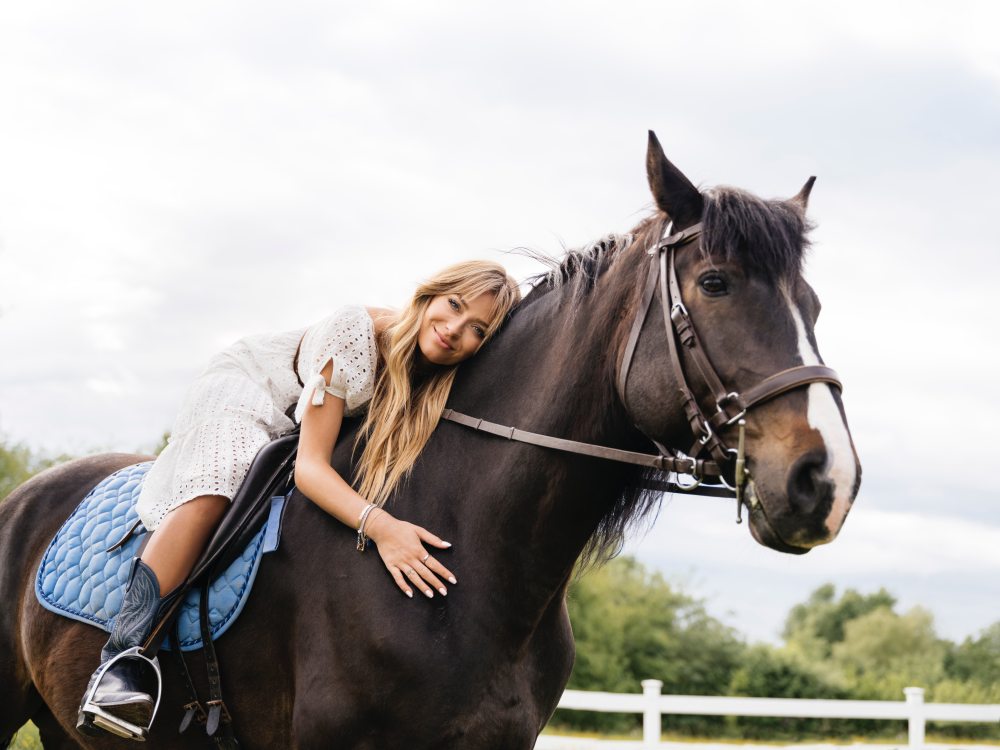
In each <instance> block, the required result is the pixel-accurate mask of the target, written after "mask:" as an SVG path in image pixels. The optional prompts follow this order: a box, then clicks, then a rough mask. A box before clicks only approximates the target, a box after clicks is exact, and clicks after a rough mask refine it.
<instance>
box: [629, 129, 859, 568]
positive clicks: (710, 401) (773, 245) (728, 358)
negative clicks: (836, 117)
mask: <svg viewBox="0 0 1000 750" xmlns="http://www.w3.org/2000/svg"><path fill="white" fill-rule="evenodd" d="M647 172H648V177H649V184H650V188H651V189H652V192H653V196H654V198H655V199H656V204H657V206H658V208H659V210H660V211H661V212H662V214H663V215H662V216H658V217H657V219H656V220H653V221H651V222H648V223H647V224H646V225H645V227H646V230H647V231H646V232H642V231H640V232H639V233H638V235H637V240H640V241H641V244H642V245H643V246H644V247H648V246H650V245H651V244H655V243H656V242H658V241H659V239H660V236H661V235H662V233H663V231H664V229H665V227H666V226H667V225H668V222H672V226H671V229H670V232H671V233H676V232H678V231H680V230H684V229H685V228H688V227H691V226H693V225H696V224H698V222H701V234H700V235H699V236H698V237H697V239H694V240H692V241H690V242H687V243H686V244H684V245H682V246H679V247H678V248H677V249H676V250H675V263H676V276H677V279H678V282H679V287H680V292H681V297H682V299H683V305H684V306H685V307H686V308H687V310H688V312H689V314H690V319H691V321H692V322H693V324H694V328H695V331H696V333H697V336H698V339H700V343H701V345H702V347H703V351H704V353H705V354H706V355H707V360H708V362H710V364H711V366H712V367H714V370H715V371H716V372H717V374H718V379H719V381H721V384H722V386H724V388H725V392H726V393H730V392H732V393H736V394H746V393H749V392H752V389H753V388H754V386H756V385H758V384H759V383H761V382H762V381H763V380H764V379H765V378H768V377H769V376H772V375H774V374H776V373H779V372H781V371H784V370H787V369H788V368H794V367H800V366H802V365H820V364H821V363H822V359H821V358H820V356H819V351H818V348H817V344H816V338H815V335H814V332H813V328H814V326H815V324H816V318H817V317H818V315H819V310H820V304H819V299H818V298H817V296H816V294H815V292H814V291H813V290H812V288H811V287H810V286H809V284H808V283H806V281H805V279H804V278H803V277H802V256H803V252H804V250H805V248H806V247H807V245H808V241H807V239H806V232H807V230H808V222H807V221H806V219H805V210H806V203H807V200H808V196H809V190H810V188H811V187H812V179H810V180H809V181H808V182H807V183H806V186H805V187H804V188H803V189H802V190H801V191H800V192H799V194H798V195H796V196H795V197H794V198H792V199H790V200H787V201H777V200H772V201H764V200H761V199H760V198H757V197H755V196H753V195H750V194H749V193H746V192H744V191H741V190H736V189H733V188H719V189H716V190H711V191H707V192H706V193H704V194H703V193H701V192H699V191H698V190H697V189H696V188H695V187H694V186H693V185H692V184H691V182H690V181H689V180H688V179H687V178H686V177H685V176H684V175H683V174H682V173H681V172H680V171H679V170H678V169H677V168H676V167H675V166H674V165H673V164H671V163H670V162H669V161H668V160H667V158H666V157H665V156H664V154H663V150H662V149H661V148H660V144H659V142H658V141H657V139H656V136H655V135H653V133H652V132H650V138H649V150H648V154H647ZM644 234H645V235H646V236H643V235H644ZM636 278H640V277H638V276H637V277H636ZM640 284H641V282H640ZM667 335H668V334H667V331H666V328H665V324H664V316H663V312H662V303H661V302H660V300H659V299H658V298H656V297H654V299H653V302H652V306H651V307H650V310H649V314H648V315H647V316H646V319H645V322H644V324H643V328H642V329H641V332H640V335H639V338H638V343H637V346H636V349H635V354H634V358H633V360H632V365H631V372H630V374H629V376H628V380H627V385H626V391H625V393H624V394H623V395H624V397H625V401H626V403H627V405H628V410H629V412H630V415H631V417H632V419H633V420H634V422H635V424H636V425H637V426H638V427H639V429H640V430H642V431H643V432H644V433H645V434H646V435H648V436H650V437H652V438H654V439H655V440H657V441H660V442H663V443H667V444H669V445H672V446H673V447H675V448H680V449H681V450H684V451H688V450H689V445H690V444H681V443H683V442H685V441H686V440H691V441H692V443H693V442H694V439H695V437H697V436H692V435H691V428H690V426H689V425H690V419H689V414H686V413H685V410H684V405H683V398H682V397H681V391H680V388H679V387H678V384H677V383H676V378H675V377H674V375H673V369H672V367H671V365H670V364H669V363H670V359H669V357H668V352H669V349H668V344H669V342H668V341H667V338H666V337H667ZM671 335H672V334H671ZM623 349H624V345H623ZM678 350H679V353H680V359H681V362H682V364H683V370H684V372H685V375H686V379H687V382H688V385H689V387H690V389H691V391H692V392H693V394H694V396H695V398H696V399H697V401H698V404H699V405H700V407H701V410H702V412H704V414H706V415H708V416H711V415H713V414H715V413H716V412H717V404H716V397H715V394H714V393H713V392H712V386H711V385H710V378H706V377H704V376H703V374H702V371H703V370H704V363H703V362H702V363H699V362H698V361H695V359H694V357H693V356H692V352H691V351H690V350H689V349H687V348H686V347H685V346H683V345H680V346H679V347H678ZM745 420H746V457H747V468H748V471H749V480H748V482H747V483H746V485H745V488H746V490H745V492H746V494H745V500H746V504H747V506H748V507H749V509H750V529H751V533H752V534H753V536H754V538H755V539H757V541H758V542H760V543H762V544H765V545H767V546H769V547H772V548H774V549H777V550H781V551H784V552H805V551H807V550H808V549H810V548H811V547H814V546H816V545H818V544H823V543H825V542H829V541H831V540H832V539H833V538H834V537H835V536H836V535H837V532H838V531H839V530H840V527H841V525H842V524H843V522H844V519H845V517H846V516H847V512H848V510H850V507H851V504H852V502H853V501H854V497H855V495H856V494H857V491H858V486H859V484H860V480H861V467H860V464H859V462H858V458H857V454H856V452H855V450H854V444H853V442H852V440H851V435H850V432H849V431H848V428H847V421H846V418H845V415H844V408H843V404H842V402H841V398H840V393H839V390H838V388H837V387H836V386H834V385H830V384H828V383H826V382H811V383H807V384H802V385H799V386H797V387H794V388H792V389H791V390H788V391H786V392H782V393H781V394H780V395H777V396H774V397H773V398H768V399H767V400H765V401H763V402H761V403H759V404H756V405H754V406H752V407H751V408H750V409H749V410H748V411H747V413H746V415H745ZM726 421H728V420H726ZM736 424H737V422H736V420H733V421H732V422H731V423H730V424H728V425H727V424H724V423H723V421H722V420H718V422H717V428H718V429H717V430H716V432H718V433H719V435H720V436H721V438H722V440H723V441H724V442H725V444H726V445H727V446H731V447H735V446H736V442H737V435H736V430H737V426H736Z"/></svg>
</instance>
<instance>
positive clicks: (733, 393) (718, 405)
mask: <svg viewBox="0 0 1000 750" xmlns="http://www.w3.org/2000/svg"><path fill="white" fill-rule="evenodd" d="M739 398H740V394H739V393H737V392H736V391H730V392H729V393H727V394H726V395H725V396H723V397H722V398H720V399H719V400H718V401H716V402H715V408H716V411H718V413H719V414H725V415H726V416H727V417H729V412H727V411H726V410H725V409H724V408H722V405H723V404H728V403H729V402H730V401H737V400H738V399H739ZM746 415H747V410H746V409H743V410H742V411H741V412H740V413H739V414H737V415H735V416H733V417H729V419H727V420H726V423H725V426H726V427H728V426H730V425H731V424H733V423H734V422H737V421H738V420H740V419H743V417H745V416H746Z"/></svg>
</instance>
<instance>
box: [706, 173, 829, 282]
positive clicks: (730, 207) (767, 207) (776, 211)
mask: <svg viewBox="0 0 1000 750" xmlns="http://www.w3.org/2000/svg"><path fill="white" fill-rule="evenodd" d="M703 195H704V198H705V207H704V211H703V213H702V219H701V220H702V242H701V246H702V250H703V252H705V253H706V255H707V256H708V257H710V258H721V259H723V260H735V261H737V262H740V263H742V264H744V265H745V266H746V267H747V268H748V269H749V270H750V271H751V272H755V273H758V274H761V275H763V276H764V277H766V278H768V279H772V280H774V281H776V282H780V281H784V280H788V279H790V278H793V277H795V276H797V275H798V274H799V273H800V272H801V270H802V261H803V258H804V256H805V252H806V250H807V249H808V247H809V237H808V233H809V230H810V229H812V225H811V223H810V222H809V221H808V219H806V217H805V214H804V213H803V211H802V209H801V207H800V206H798V205H797V204H794V203H791V202H788V201H782V200H764V199H762V198H758V197H757V196H756V195H753V194H752V193H748V192H747V191H745V190H740V189H739V188H733V187H717V188H713V189H712V190H708V191H706V192H705V193H704V194H703Z"/></svg>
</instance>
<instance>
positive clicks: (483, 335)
mask: <svg viewBox="0 0 1000 750" xmlns="http://www.w3.org/2000/svg"><path fill="white" fill-rule="evenodd" d="M472 330H473V331H475V332H476V335H477V336H478V337H479V338H481V339H484V338H486V331H484V330H483V329H482V328H480V327H479V326H472Z"/></svg>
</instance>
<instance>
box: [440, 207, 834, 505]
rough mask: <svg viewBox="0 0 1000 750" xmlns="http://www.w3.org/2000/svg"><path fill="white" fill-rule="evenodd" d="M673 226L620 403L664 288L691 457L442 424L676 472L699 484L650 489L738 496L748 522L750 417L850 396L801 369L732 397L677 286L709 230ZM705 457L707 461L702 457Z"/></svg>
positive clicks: (465, 418) (653, 265)
mask: <svg viewBox="0 0 1000 750" xmlns="http://www.w3.org/2000/svg"><path fill="white" fill-rule="evenodd" d="M672 226H673V225H672V224H671V225H668V226H667V228H666V231H665V232H664V236H663V238H662V239H661V240H660V241H659V242H658V243H656V244H655V245H653V246H652V247H650V248H649V249H648V250H647V251H646V253H647V254H648V255H649V256H650V263H649V270H648V273H647V275H646V283H645V286H644V287H643V292H642V297H641V302H640V306H639V313H638V314H637V315H636V317H635V319H634V320H633V322H632V329H631V331H630V332H629V337H628V340H627V343H626V345H625V353H624V355H623V357H622V364H621V369H620V370H619V373H618V379H617V382H616V384H615V385H616V387H617V390H618V397H619V398H620V399H621V402H622V405H623V406H625V408H626V411H627V410H628V403H627V401H626V398H625V386H626V384H627V382H628V374H629V370H630V368H631V366H632V359H633V357H634V356H635V348H636V344H637V343H638V341H639V334H640V332H641V331H642V328H643V324H644V323H645V321H646V318H647V317H648V315H649V308H650V306H651V304H652V301H653V295H654V294H655V292H656V287H657V286H659V289H660V301H661V307H662V308H663V324H664V326H665V328H666V331H667V342H668V345H669V346H668V348H669V351H670V364H671V367H672V369H673V374H674V380H675V382H676V383H677V384H678V388H679V390H680V396H681V399H682V402H683V407H684V413H685V416H686V417H687V420H688V424H689V425H690V427H691V432H692V434H694V435H695V436H696V438H695V441H694V444H693V445H692V446H691V448H690V450H688V452H687V453H686V454H680V453H679V452H678V451H675V450H671V449H670V448H667V447H665V446H663V445H661V444H660V443H658V442H657V441H656V440H653V439H652V438H649V439H650V440H651V441H652V443H653V444H654V445H655V446H656V447H657V448H658V449H659V451H660V452H659V453H638V452H635V451H626V450H621V449H619V448H609V447H607V446H602V445H595V444H592V443H583V442H579V441H576V440H567V439H565V438H557V437H551V436H548V435H542V434H539V433H536V432H528V431H526V430H521V429H518V428H516V427H509V426H507V425H501V424H497V423H496V422H488V421H487V420H485V419H479V418H477V417H470V416H469V415H467V414H462V413H460V412H456V411H455V410H454V409H445V410H444V411H443V412H442V414H441V418H442V419H447V420H449V421H451V422H457V423H458V424H461V425H465V426H466V427H470V428H472V429H474V430H479V431H481V432H487V433H490V434H491V435H499V436H500V437H504V438H507V439H508V440H515V441H518V442H522V443H530V444H532V445H538V446H541V447H543V448H552V449H555V450H559V451H565V452H569V453H579V454H582V455H585V456H593V457H596V458H604V459H608V460H610V461H618V462H621V463H628V464H635V465H637V466H647V467H650V468H654V469H659V470H660V471H665V472H671V473H673V474H674V475H675V477H679V476H681V475H686V476H690V477H692V481H691V482H689V483H686V484H684V483H681V482H679V481H677V480H676V479H673V480H666V481H652V482H647V483H645V486H646V487H647V488H650V489H657V490H662V491H672V490H681V491H684V492H690V491H692V490H694V489H696V488H698V487H699V486H700V487H701V489H700V490H699V494H706V495H714V496H717V497H729V498H733V497H735V498H736V507H737V510H736V512H737V517H736V521H737V523H739V522H740V521H741V520H742V519H741V515H740V514H741V509H742V505H743V490H744V486H745V484H746V481H747V479H748V477H749V475H750V472H749V469H748V468H747V466H746V457H745V454H744V444H745V433H746V419H745V417H746V413H747V411H748V410H750V409H751V408H753V407H754V406H758V405H759V404H762V403H764V402H766V401H769V400H770V399H772V398H775V397H777V396H780V395H781V394H783V393H786V392H788V391H790V390H794V389H796V388H801V387H803V386H808V385H810V384H812V383H828V384H830V385H832V386H836V387H837V389H838V390H843V386H842V385H841V382H840V379H839V378H838V377H837V373H836V372H834V371H833V370H832V369H831V368H829V367H826V366H823V365H799V366H797V367H790V368H788V369H786V370H782V371H780V372H777V373H775V374H774V375H771V376H769V377H767V378H764V380H762V381H760V382H759V383H757V384H756V385H754V386H752V387H750V388H749V389H747V390H746V391H745V392H743V393H742V394H740V393H738V392H736V391H728V390H726V388H725V386H724V385H723V384H722V381H721V379H720V378H719V375H718V372H717V371H716V369H715V368H714V367H713V366H712V363H711V361H710V360H709V358H708V355H707V354H706V352H705V348H704V347H703V346H702V345H701V342H700V340H699V339H698V334H697V333H696V331H695V328H694V323H693V321H692V320H691V316H690V315H689V314H688V311H687V308H686V307H685V306H684V303H683V302H682V298H681V288H680V284H679V283H678V280H677V270H676V267H675V262H674V260H675V256H676V251H677V250H678V249H680V248H681V247H682V246H684V245H686V244H688V243H689V242H692V241H693V240H695V239H697V238H698V237H700V236H701V232H702V225H701V223H700V222H699V223H698V224H695V225H693V226H691V227H688V228H687V229H684V230H682V231H680V232H676V233H671V229H672ZM657 279H659V284H658V285H657V283H656V282H657ZM678 342H679V343H678ZM680 347H683V348H684V350H685V351H686V352H687V353H688V355H689V357H690V359H691V361H692V362H693V364H694V369H695V370H696V371H697V372H698V375H699V376H700V378H701V380H702V382H703V383H704V384H705V386H706V387H707V389H708V390H709V391H710V392H711V394H712V398H713V400H714V402H715V408H716V411H715V413H714V414H712V415H711V416H707V415H706V414H705V412H704V411H703V410H702V409H701V406H700V405H699V404H698V400H697V398H695V395H694V392H693V390H692V389H691V388H690V387H689V385H688V381H687V377H686V376H685V374H684V367H683V365H682V364H681V355H680V351H681V349H680ZM733 425H735V426H737V428H738V440H737V447H736V448H731V447H729V446H728V445H727V444H726V443H725V441H724V440H723V439H722V436H721V434H720V433H721V432H722V431H724V430H725V429H727V428H729V427H732V426H733ZM647 437H648V436H647ZM705 454H707V456H706V457H702V456H704V455H705ZM727 470H729V471H731V472H732V474H731V476H732V477H733V483H732V484H730V483H729V481H728V480H727V478H726V471H727ZM706 479H709V480H713V481H715V482H717V483H716V484H713V485H705V486H702V482H703V481H704V480H706ZM752 502H755V501H752Z"/></svg>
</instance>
